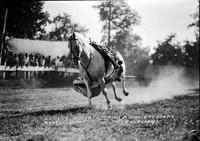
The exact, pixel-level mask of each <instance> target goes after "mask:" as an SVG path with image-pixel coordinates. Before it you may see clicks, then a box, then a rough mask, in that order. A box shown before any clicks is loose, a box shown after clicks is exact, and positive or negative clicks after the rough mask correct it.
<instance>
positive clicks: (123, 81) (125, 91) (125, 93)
mask: <svg viewBox="0 0 200 141" xmlns="http://www.w3.org/2000/svg"><path fill="white" fill-rule="evenodd" d="M122 87H123V93H124V95H125V96H128V95H129V93H128V92H127V90H126V88H125V75H124V74H122Z"/></svg>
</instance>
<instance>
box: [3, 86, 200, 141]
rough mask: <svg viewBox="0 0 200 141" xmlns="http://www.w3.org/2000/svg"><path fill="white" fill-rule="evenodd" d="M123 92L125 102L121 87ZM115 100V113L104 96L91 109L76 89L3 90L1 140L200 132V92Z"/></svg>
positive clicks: (109, 139) (116, 139)
mask: <svg viewBox="0 0 200 141" xmlns="http://www.w3.org/2000/svg"><path fill="white" fill-rule="evenodd" d="M117 91H118V93H119V95H120V96H121V97H122V99H123V98H124V97H123V96H122V94H121V88H117ZM108 92H109V93H112V92H111V90H110V88H109V90H108ZM130 94H131V93H130ZM132 95H133V96H132V97H131V98H134V93H133V94H132ZM135 97H136V96H135ZM109 98H110V99H111V103H112V107H111V108H110V109H107V108H106V104H105V98H104V97H103V96H102V95H100V96H99V97H97V98H94V99H93V101H92V102H93V105H94V106H93V108H91V109H88V108H87V99H86V98H85V97H84V96H83V95H81V94H78V93H77V92H75V91H74V90H73V88H71V87H65V88H37V89H11V88H6V89H3V88H1V89H0V140H8V141H9V140H17V141H21V140H27V141H66V140H67V141H68V140H69V141H74V140H78V141H93V140H95V141H96V140H102V141H104V140H105V141H134V140H135V141H138V140H139V141H140V140H141V141H143V140H144V141H146V140H158V141H160V140H170V141H172V140H187V138H188V137H189V132H190V131H191V130H197V129H198V128H199V88H197V89H191V90H188V91H187V93H184V94H181V95H178V96H174V97H173V98H168V99H161V100H156V101H152V102H148V103H137V102H135V103H134V102H133V103H132V104H131V103H118V102H116V100H115V99H114V96H113V94H109Z"/></svg>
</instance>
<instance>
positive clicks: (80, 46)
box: [68, 32, 129, 107]
mask: <svg viewBox="0 0 200 141" xmlns="http://www.w3.org/2000/svg"><path fill="white" fill-rule="evenodd" d="M68 40H69V42H68V47H69V50H70V54H69V55H70V56H71V58H72V61H73V63H74V64H76V65H78V68H79V71H80V74H81V78H79V79H75V80H74V81H73V86H74V89H75V90H76V91H78V92H80V93H82V94H83V95H84V96H86V97H87V98H88V104H89V107H91V99H92V98H93V97H95V96H98V95H99V94H100V93H101V92H102V93H103V95H104V96H105V98H106V103H107V105H108V107H110V100H109V99H108V96H107V91H106V87H105V86H106V85H107V84H110V85H111V86H112V89H113V92H114V96H115V99H116V100H117V101H119V102H120V101H122V99H121V98H120V97H119V96H117V93H116V86H115V82H116V81H121V82H122V86H123V87H122V88H123V93H124V95H125V96H128V94H129V93H128V92H127V90H126V88H125V71H126V70H125V62H124V59H123V57H122V56H121V54H120V53H119V52H118V51H116V53H115V56H114V58H117V59H116V60H115V61H113V60H114V59H112V58H111V57H110V56H109V55H107V57H106V56H105V55H103V54H102V53H100V51H99V50H98V48H95V46H97V45H96V44H95V45H93V44H92V43H91V42H89V40H87V39H86V38H85V37H84V36H82V35H81V34H79V33H77V32H73V33H72V34H71V35H70V36H69V39H68ZM103 53H104V54H105V51H104V52H103ZM109 58H110V59H109Z"/></svg>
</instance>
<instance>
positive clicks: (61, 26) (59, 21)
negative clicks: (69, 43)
mask: <svg viewBox="0 0 200 141" xmlns="http://www.w3.org/2000/svg"><path fill="white" fill-rule="evenodd" d="M50 23H51V25H52V26H53V27H54V28H53V29H52V30H51V31H50V32H49V33H48V34H47V35H46V37H44V38H47V39H51V40H67V38H68V37H67V35H68V34H69V33H71V32H72V30H73V31H74V32H81V33H83V34H84V33H86V32H87V31H88V29H86V28H85V27H83V26H81V25H79V24H78V23H72V21H71V16H70V15H68V14H67V13H63V15H60V14H59V15H58V16H56V17H54V18H53V20H52V21H51V22H50Z"/></svg>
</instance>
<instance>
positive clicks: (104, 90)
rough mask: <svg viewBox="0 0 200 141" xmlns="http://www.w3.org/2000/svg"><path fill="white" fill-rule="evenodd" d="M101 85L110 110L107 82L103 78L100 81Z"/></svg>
mask: <svg viewBox="0 0 200 141" xmlns="http://www.w3.org/2000/svg"><path fill="white" fill-rule="evenodd" d="M99 83H100V86H101V91H102V93H103V95H104V96H105V98H106V103H107V106H108V108H110V100H109V99H108V96H107V95H108V93H107V91H106V89H105V80H104V78H102V79H101V80H99Z"/></svg>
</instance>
